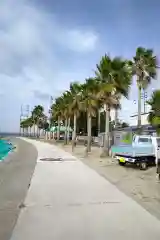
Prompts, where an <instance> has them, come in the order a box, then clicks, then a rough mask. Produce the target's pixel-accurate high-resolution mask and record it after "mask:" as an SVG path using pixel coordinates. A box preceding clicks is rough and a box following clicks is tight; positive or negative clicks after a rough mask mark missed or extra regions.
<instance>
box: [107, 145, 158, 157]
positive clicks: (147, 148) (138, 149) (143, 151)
mask: <svg viewBox="0 0 160 240" xmlns="http://www.w3.org/2000/svg"><path fill="white" fill-rule="evenodd" d="M111 151H112V153H114V154H115V155H121V156H127V157H142V156H154V155H155V153H154V147H153V145H150V144H149V145H138V146H133V145H118V146H116V145H113V146H112V147H111Z"/></svg>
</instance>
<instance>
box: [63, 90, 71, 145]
mask: <svg viewBox="0 0 160 240" xmlns="http://www.w3.org/2000/svg"><path fill="white" fill-rule="evenodd" d="M71 103H72V98H71V94H70V92H69V91H66V92H64V93H63V95H62V105H61V111H62V113H63V119H64V122H65V137H64V143H65V144H67V143H68V134H69V133H68V132H69V128H70V116H71V107H70V105H71Z"/></svg>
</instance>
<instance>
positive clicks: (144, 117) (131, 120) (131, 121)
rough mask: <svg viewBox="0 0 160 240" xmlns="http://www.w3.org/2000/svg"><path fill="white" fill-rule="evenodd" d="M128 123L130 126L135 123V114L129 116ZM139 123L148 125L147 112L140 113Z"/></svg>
mask: <svg viewBox="0 0 160 240" xmlns="http://www.w3.org/2000/svg"><path fill="white" fill-rule="evenodd" d="M130 118H131V119H130V125H131V126H135V125H137V119H138V115H137V114H135V115H132V116H130ZM141 124H142V125H148V124H149V122H148V113H141Z"/></svg>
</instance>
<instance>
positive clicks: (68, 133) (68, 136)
mask: <svg viewBox="0 0 160 240" xmlns="http://www.w3.org/2000/svg"><path fill="white" fill-rule="evenodd" d="M70 122H71V119H70V118H68V129H67V144H68V143H69V138H70Z"/></svg>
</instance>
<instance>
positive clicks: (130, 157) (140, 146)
mask: <svg viewBox="0 0 160 240" xmlns="http://www.w3.org/2000/svg"><path fill="white" fill-rule="evenodd" d="M111 152H112V155H114V157H115V158H116V159H117V160H118V161H119V164H120V165H125V164H126V163H133V164H137V165H139V166H140V169H141V170H145V169H147V167H148V165H152V164H156V163H157V162H158V159H160V137H153V136H150V135H134V136H133V140H132V144H121V145H113V146H112V147H111Z"/></svg>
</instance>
